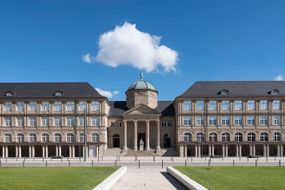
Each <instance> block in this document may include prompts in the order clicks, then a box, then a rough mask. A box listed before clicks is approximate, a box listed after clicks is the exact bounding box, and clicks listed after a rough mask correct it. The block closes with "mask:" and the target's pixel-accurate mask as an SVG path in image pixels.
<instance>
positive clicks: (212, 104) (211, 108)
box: [208, 100, 217, 111]
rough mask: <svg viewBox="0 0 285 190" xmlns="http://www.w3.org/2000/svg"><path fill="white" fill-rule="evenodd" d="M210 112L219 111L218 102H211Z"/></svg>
mask: <svg viewBox="0 0 285 190" xmlns="http://www.w3.org/2000/svg"><path fill="white" fill-rule="evenodd" d="M208 104H209V108H208V110H209V111H216V110H217V101H216V100H210V101H209V103H208Z"/></svg>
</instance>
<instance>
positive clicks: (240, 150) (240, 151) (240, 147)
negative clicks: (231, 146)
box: [239, 145, 242, 157]
mask: <svg viewBox="0 0 285 190" xmlns="http://www.w3.org/2000/svg"><path fill="white" fill-rule="evenodd" d="M239 157H242V146H241V145H239Z"/></svg>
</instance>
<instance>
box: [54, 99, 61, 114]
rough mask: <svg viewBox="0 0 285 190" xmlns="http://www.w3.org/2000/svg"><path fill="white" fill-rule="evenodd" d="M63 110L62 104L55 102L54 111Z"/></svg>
mask: <svg viewBox="0 0 285 190" xmlns="http://www.w3.org/2000/svg"><path fill="white" fill-rule="evenodd" d="M61 110H62V103H61V102H60V101H55V102H54V110H53V111H55V112H60V111H61Z"/></svg>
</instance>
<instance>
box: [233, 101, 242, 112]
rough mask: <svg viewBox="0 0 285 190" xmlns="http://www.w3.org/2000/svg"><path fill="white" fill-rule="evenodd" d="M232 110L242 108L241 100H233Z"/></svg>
mask: <svg viewBox="0 0 285 190" xmlns="http://www.w3.org/2000/svg"><path fill="white" fill-rule="evenodd" d="M234 110H236V111H237V110H242V101H241V100H235V101H234Z"/></svg>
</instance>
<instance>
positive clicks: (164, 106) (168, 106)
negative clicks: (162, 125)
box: [110, 101, 175, 116]
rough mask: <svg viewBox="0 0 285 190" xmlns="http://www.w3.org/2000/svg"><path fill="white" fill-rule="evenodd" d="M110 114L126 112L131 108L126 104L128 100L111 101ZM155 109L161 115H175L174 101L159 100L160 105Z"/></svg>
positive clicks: (118, 114)
mask: <svg viewBox="0 0 285 190" xmlns="http://www.w3.org/2000/svg"><path fill="white" fill-rule="evenodd" d="M110 103H111V105H110V106H111V108H110V116H122V115H123V113H124V112H127V111H128V110H129V109H128V108H127V106H126V101H111V102H110ZM155 110H156V111H157V112H158V113H160V114H161V116H174V115H175V112H174V105H173V101H158V105H157V107H156V108H155Z"/></svg>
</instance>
